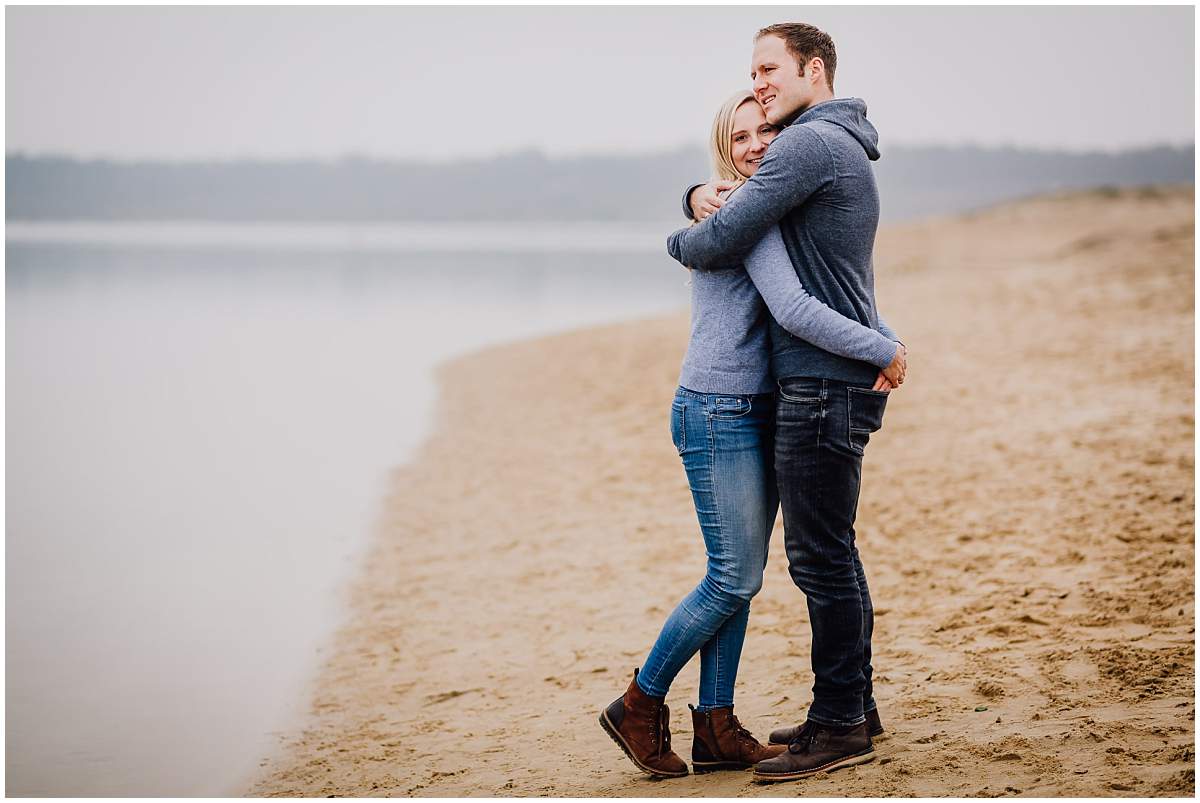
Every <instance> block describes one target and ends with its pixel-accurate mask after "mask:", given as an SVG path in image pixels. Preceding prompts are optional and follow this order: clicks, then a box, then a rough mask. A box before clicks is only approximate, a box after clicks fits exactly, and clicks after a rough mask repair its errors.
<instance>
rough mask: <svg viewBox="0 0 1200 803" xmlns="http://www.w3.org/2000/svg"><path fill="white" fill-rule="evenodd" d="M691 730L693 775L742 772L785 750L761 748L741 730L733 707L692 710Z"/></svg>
mask: <svg viewBox="0 0 1200 803" xmlns="http://www.w3.org/2000/svg"><path fill="white" fill-rule="evenodd" d="M688 707H689V708H692V707H691V706H688ZM692 731H693V734H694V735H693V736H692V771H693V772H695V773H696V774H697V775H702V774H704V773H706V772H713V771H715V770H744V769H746V768H747V767H753V766H754V765H755V764H757V763H758V762H760V761H765V760H767V759H768V758H774V757H775V756H777V755H779V754H780V753H782V752H783V751H784V750H786V749H787V748H786V747H785V746H783V745H775V746H774V747H765V746H763V745H762V743H760V742H759V741H758V739H755V738H754V736H753V735H752V734H751V733H750V731H748V730H746V729H745V728H743V727H742V723H741V722H739V721H738V718H737V717H736V716H734V715H733V706H726V707H723V708H713V709H710V710H708V711H697V710H696V709H695V708H692Z"/></svg>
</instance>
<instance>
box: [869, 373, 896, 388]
mask: <svg viewBox="0 0 1200 803" xmlns="http://www.w3.org/2000/svg"><path fill="white" fill-rule="evenodd" d="M893 387H894V385H892V383H891V382H889V381H888V378H887V377H886V376H884V375H883V371H880V372H879V376H877V377H875V384H874V385H873V386H872V387H871V390H887V391H890V390H892V388H893Z"/></svg>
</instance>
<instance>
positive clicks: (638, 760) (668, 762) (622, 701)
mask: <svg viewBox="0 0 1200 803" xmlns="http://www.w3.org/2000/svg"><path fill="white" fill-rule="evenodd" d="M637 674H638V671H637V670H636V669H635V670H633V680H632V681H631V682H630V684H629V688H628V689H626V690H625V694H624V695H622V696H621V697H618V698H617V699H616V700H613V702H612V704H611V705H609V706H608V708H605V709H604V710H603V711H601V712H600V726H601V727H602V728H604V731H605V732H606V733H607V734H608V735H609V736H611V737H612V740H613V741H614V742H616V743H617V744H618V745H620V747H621V749H622V750H624V751H625V755H627V756H629V759H630V760H631V761H632V762H633V763H634V764H636V765H637V767H638V769H640V770H642V771H643V772H647V773H649V774H650V777H652V778H679V777H682V776H684V775H687V774H688V768H687V764H686V763H685V762H684V760H683V759H682V758H680V757H679V756H678V755H676V754H675V753H674V752H672V750H671V728H670V723H671V716H670V710H669V709H668V708H667V707H666V706H665V705H663V701H662V699H661V698H659V697H651V696H650V695H648V694H646V693H645V692H643V691H642V689H641V687H639V686H638V684H637Z"/></svg>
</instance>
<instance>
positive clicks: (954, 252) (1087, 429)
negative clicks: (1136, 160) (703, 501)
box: [249, 189, 1195, 796]
mask: <svg viewBox="0 0 1200 803" xmlns="http://www.w3.org/2000/svg"><path fill="white" fill-rule="evenodd" d="M1193 219H1194V211H1193V206H1192V195H1191V190H1190V189H1189V190H1188V191H1187V192H1186V194H1185V193H1183V192H1180V191H1176V190H1161V191H1156V192H1155V193H1152V194H1149V195H1147V194H1144V193H1143V194H1141V195H1139V194H1138V191H1122V192H1119V193H1117V194H1115V195H1112V194H1105V193H1101V192H1093V193H1080V194H1074V195H1070V196H1066V197H1063V196H1055V197H1051V198H1040V199H1034V200H1030V201H1025V202H1021V203H1016V204H1006V205H1002V206H999V207H995V208H993V209H990V210H986V211H982V212H975V213H971V214H970V215H967V216H963V217H959V218H954V219H950V220H945V219H938V220H934V221H927V222H922V223H913V224H905V225H902V226H892V227H889V228H887V229H884V230H881V232H880V237H879V243H878V246H877V254H878V255H879V258H878V260H877V276H878V288H879V299H880V307H881V309H882V310H883V311H884V312H885V314H886V315H887V317H888V318H889V320H890V321H891V322H892V323H893V325H895V326H896V328H897V330H898V331H899V332H900V333H901V336H902V337H904V338H905V339H906V342H908V341H909V340H910V339H911V342H912V343H913V348H912V351H913V357H914V360H913V364H912V370H911V373H910V377H911V381H910V382H909V383H906V386H905V388H903V389H901V390H900V391H898V392H897V394H896V396H895V397H894V398H893V403H892V404H891V405H889V410H888V416H887V419H886V420H885V422H884V428H883V430H882V431H881V432H880V433H879V436H878V437H877V438H872V443H871V445H870V447H869V450H868V455H867V459H866V461H865V463H864V486H863V487H864V492H863V501H862V504H861V506H860V522H861V530H860V535H859V538H860V548H862V550H863V558H864V563H865V564H866V566H867V571H868V574H869V576H870V577H871V582H872V588H873V596H875V597H876V604H877V609H876V614H877V617H878V619H877V623H876V632H877V636H876V639H875V649H876V654H877V656H878V657H877V660H876V662H875V663H876V672H877V683H878V687H877V698H878V699H879V701H880V710H881V712H882V714H883V716H884V725H885V727H886V728H888V730H889V734H890V735H889V736H888V737H887V738H885V739H883V740H881V741H880V742H879V744H878V746H877V748H876V751H877V758H876V760H875V761H874V762H872V763H870V764H866V765H862V766H860V767H857V768H854V769H849V770H844V771H840V772H838V773H834V774H832V775H829V776H826V777H821V778H813V779H809V780H808V781H806V782H802V783H799V784H796V785H794V786H789V788H788V789H786V790H774V791H772V787H759V786H755V785H753V784H752V783H751V782H750V781H749V778H748V776H746V775H745V774H743V773H717V774H714V775H707V776H702V777H699V778H696V777H692V778H688V779H680V780H678V781H670V782H660V783H656V782H651V781H648V780H646V779H645V778H644V777H643V776H641V775H640V774H639V773H637V771H636V770H635V769H634V768H633V766H632V765H631V764H629V762H628V760H627V759H625V758H624V756H621V755H620V752H619V751H618V750H616V749H615V748H614V747H613V745H612V744H611V743H610V742H608V741H607V737H605V735H604V734H603V733H602V732H601V731H600V729H599V728H598V727H597V726H596V725H595V723H594V718H595V717H594V713H595V711H598V710H599V708H600V707H601V706H602V705H604V704H606V703H607V702H608V701H609V700H610V699H612V698H613V697H615V696H617V695H618V694H619V693H620V691H621V690H622V689H623V688H624V686H625V685H626V684H627V683H628V676H629V673H630V671H631V669H632V667H633V666H634V665H637V664H638V663H640V660H641V658H642V657H644V652H645V650H647V649H648V648H649V645H650V642H651V641H652V639H653V637H654V635H655V634H656V632H657V628H658V627H659V626H660V625H661V620H662V618H663V617H664V616H665V615H666V613H667V612H669V610H670V609H671V608H672V607H673V606H674V603H675V602H676V601H677V600H678V598H679V597H681V596H682V595H683V594H684V593H686V592H687V590H689V589H690V588H691V586H692V585H694V583H695V581H696V579H698V577H699V576H700V575H701V574H702V570H703V549H702V548H700V547H699V546H698V544H699V541H698V536H697V534H696V532H695V529H696V526H695V520H694V511H692V509H691V500H690V497H689V496H688V494H687V487H686V480H685V479H684V477H683V472H682V470H681V469H680V467H679V465H678V458H677V456H676V455H675V454H674V450H673V448H672V447H671V444H670V439H669V437H667V434H666V431H667V418H666V411H667V408H668V405H669V400H670V397H671V393H673V391H674V387H675V380H676V377H677V375H678V366H679V360H680V358H681V357H682V353H683V349H684V347H685V346H686V340H687V314H686V311H684V312H683V313H681V314H676V315H671V316H669V317H660V318H654V319H649V320H644V321H640V322H634V323H619V324H612V325H606V326H601V327H595V328H590V329H586V330H582V331H574V332H567V333H563V334H556V335H550V336H546V337H541V338H538V339H535V340H528V341H522V342H519V343H515V344H508V345H504V346H498V347H490V348H488V349H485V350H483V351H477V352H473V353H470V354H467V355H464V356H461V357H458V358H455V359H453V360H452V361H450V362H448V363H444V364H442V365H441V366H439V368H438V370H437V383H438V388H439V399H440V401H439V403H438V406H437V409H436V416H435V420H434V421H433V422H432V433H431V434H430V435H429V437H428V438H427V439H426V441H425V442H424V443H423V444H422V445H421V446H420V447H419V448H418V449H417V452H416V455H415V456H414V458H413V460H412V461H411V462H410V463H409V464H407V465H406V466H404V467H401V468H397V469H395V470H394V471H393V472H392V474H391V480H390V493H389V495H388V497H387V499H386V500H385V502H384V504H383V505H381V506H380V507H379V510H380V514H379V522H378V526H377V528H376V529H375V531H374V532H373V533H372V534H371V536H370V539H371V543H370V544H369V545H368V546H367V548H366V550H365V553H364V555H363V558H362V561H361V566H362V570H361V574H360V575H359V576H358V577H357V579H356V580H355V581H354V583H353V586H352V588H351V591H350V593H349V595H348V598H349V603H348V605H349V608H348V610H349V612H350V615H349V616H348V617H347V620H346V621H345V623H344V624H343V626H342V627H341V628H340V629H339V631H338V634H337V636H336V637H335V640H334V642H333V643H332V644H330V645H329V646H328V649H327V650H326V654H327V658H326V661H325V662H324V665H323V667H322V669H321V670H320V673H319V675H318V676H317V677H316V678H315V679H314V680H313V681H312V684H311V691H312V697H311V698H310V703H309V707H310V709H311V710H310V712H309V714H308V716H307V718H306V721H305V726H304V727H303V728H300V729H298V730H297V731H296V732H293V733H290V734H289V735H288V736H287V737H286V738H285V739H283V740H282V741H281V744H280V749H279V750H278V751H276V753H275V754H274V755H272V756H269V757H267V758H266V759H265V760H264V761H263V762H262V763H261V765H260V766H261V768H262V769H261V772H260V773H259V775H258V776H257V780H256V781H255V782H254V783H253V784H252V785H250V787H249V789H250V793H251V794H258V795H300V794H305V795H327V794H338V795H439V796H440V795H499V796H508V795H514V796H515V795H546V794H549V795H563V796H580V795H587V796H606V795H639V796H659V795H669V796H675V795H685V794H704V795H722V796H735V795H755V796H760V795H761V796H766V795H771V794H778V793H779V792H780V791H784V792H786V793H788V794H796V793H800V794H822V795H829V796H842V795H865V796H871V795H993V794H997V795H999V794H1018V793H1021V794H1026V793H1028V794H1046V795H1063V794H1069V795H1108V796H1111V795H1119V794H1125V795H1138V796H1141V795H1155V794H1162V795H1171V794H1176V795H1178V794H1185V793H1187V794H1190V793H1191V792H1194V785H1195V781H1194V772H1193V771H1192V770H1191V769H1190V768H1192V767H1193V766H1194V764H1193V762H1194V706H1193V704H1192V701H1193V695H1194V691H1193V690H1194V677H1193V673H1192V663H1193V661H1194V608H1193V604H1192V600H1193V591H1194V589H1193V588H1192V585H1193V582H1192V577H1193V572H1192V567H1193V564H1194V554H1193V547H1192V542H1191V531H1192V530H1191V528H1192V527H1193V525H1194V521H1193V518H1192V515H1191V514H1192V511H1193V510H1194V495H1193V491H1192V474H1191V472H1192V454H1191V450H1190V445H1191V442H1192V441H1191V435H1192V429H1193V426H1194V422H1193V421H1192V404H1191V401H1192V375H1191V365H1192V364H1193V363H1192V359H1193V353H1192V351H1193V346H1192V340H1191V338H1188V337H1186V335H1190V334H1191V329H1192V326H1193V323H1192V320H1193V319H1192V315H1193V310H1192V308H1191V301H1192V283H1193V278H1192V262H1193V252H1194V243H1193V241H1192V221H1193ZM1101 365H1102V366H1104V373H1105V377H1106V379H1105V381H1104V383H1103V393H1098V392H1096V388H1095V387H1093V385H1094V383H1095V376H1094V372H1095V371H1096V367H1097V366H1101ZM1181 366H1185V368H1184V369H1183V370H1181ZM1147 400H1149V403H1148V402H1147ZM1064 502H1065V503H1067V504H1063V503H1064ZM780 528H781V525H780V524H778V523H777V527H776V529H777V534H776V535H775V536H774V539H778V538H779V537H780V533H781V529H780ZM1051 534H1053V536H1054V537H1050V535H1051ZM774 539H773V544H772V555H771V559H770V562H769V566H768V569H767V576H766V580H765V583H764V590H763V592H762V594H760V596H759V597H758V598H756V600H755V603H754V608H753V613H752V616H751V621H750V631H749V633H748V636H747V641H746V650H745V655H744V659H743V663H742V670H741V673H740V675H739V681H740V682H739V686H738V695H739V697H738V713H739V716H740V717H741V718H742V720H743V722H745V724H746V725H747V726H748V727H750V728H751V730H752V731H753V732H754V733H755V734H756V735H758V736H759V737H760V738H765V734H766V732H767V731H768V730H769V729H771V728H773V727H777V726H778V725H780V724H791V721H792V720H793V719H795V717H796V716H797V713H798V712H799V711H801V710H802V709H803V707H804V705H805V704H806V700H807V696H808V688H807V687H808V685H809V684H810V683H811V675H810V673H809V672H808V667H807V643H808V635H807V624H806V622H805V621H804V619H805V617H806V612H805V611H804V610H803V597H802V595H801V594H800V592H799V591H797V590H796V589H795V588H794V587H793V586H792V585H791V582H790V580H789V579H788V577H787V574H786V560H785V559H784V558H783V555H782V548H781V544H780V543H779V541H778V540H774ZM345 607H346V606H345V605H343V608H345ZM1189 628H1190V630H1189ZM1172 662H1174V665H1173V666H1172ZM695 675H696V672H695V662H693V663H692V664H689V666H688V667H686V668H685V669H684V671H683V672H682V673H681V675H680V677H679V679H678V681H677V683H676V685H675V687H674V688H673V689H672V693H671V695H670V697H669V698H668V703H669V704H670V705H671V707H672V728H673V732H674V734H675V743H676V745H677V746H678V747H677V749H680V748H681V749H682V752H684V753H686V749H687V745H688V742H689V739H688V736H689V735H690V733H689V731H690V728H689V727H688V721H687V709H686V707H685V706H684V703H685V702H687V701H689V700H691V699H692V698H693V697H694V691H695V682H696V678H695ZM979 707H986V708H987V709H988V711H987V712H986V713H983V712H978V711H976V709H977V708H979ZM593 709H594V710H593ZM985 717H986V719H985ZM1110 748H1117V750H1115V751H1114V750H1112V749H1110ZM1081 770H1082V771H1081Z"/></svg>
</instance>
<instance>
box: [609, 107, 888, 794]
mask: <svg viewBox="0 0 1200 803" xmlns="http://www.w3.org/2000/svg"><path fill="white" fill-rule="evenodd" d="M778 133H779V129H778V128H777V127H775V126H773V125H771V124H769V123H767V121H766V118H765V117H764V116H763V113H762V110H761V109H760V108H759V106H758V103H756V102H755V100H754V97H753V95H752V94H751V93H750V92H739V93H738V94H736V95H734V96H733V97H732V98H730V99H729V100H728V101H726V103H725V104H724V105H723V106H722V107H721V109H720V111H718V113H717V116H716V119H715V120H714V122H713V129H712V141H711V149H712V158H713V165H714V168H715V170H716V174H717V176H718V178H720V179H724V180H727V181H744V180H745V179H747V178H749V177H750V176H751V175H753V174H754V172H755V171H756V170H757V169H758V165H759V163H760V162H761V160H762V158H763V156H764V155H765V154H766V150H767V145H768V144H770V142H771V140H772V139H774V137H775V136H776V135H777V134H778ZM764 302H765V304H766V306H767V307H768V308H769V309H770V311H771V314H772V315H773V316H774V317H775V319H776V320H777V321H778V322H779V323H780V325H782V326H783V327H784V328H785V329H787V330H788V331H789V332H791V333H792V334H793V335H795V336H797V337H800V338H803V339H805V340H808V341H809V342H812V343H813V344H815V345H817V346H819V347H821V348H823V349H825V350H827V351H830V352H833V353H836V354H840V355H842V356H845V357H850V358H852V359H858V360H862V361H865V362H869V363H871V364H873V365H876V366H878V367H880V368H881V369H885V373H881V374H880V377H879V380H878V381H877V382H876V388H877V389H884V390H890V389H891V388H892V387H893V382H892V381H890V380H889V376H890V378H891V380H896V381H899V379H900V376H901V368H900V367H899V363H898V360H897V356H896V352H897V344H896V342H894V340H893V339H892V338H891V337H890V336H889V335H890V330H887V329H886V327H883V326H882V325H881V328H883V329H884V330H885V332H887V333H888V334H884V333H881V332H878V331H875V330H873V329H870V328H869V327H865V326H863V325H862V324H860V323H858V322H857V321H853V320H851V319H849V318H845V317H844V316H842V315H840V314H839V313H837V312H835V311H833V310H831V309H830V308H829V307H827V306H825V305H824V304H822V303H821V302H819V301H817V300H816V299H814V298H813V297H812V296H810V295H808V293H806V292H805V291H804V288H803V287H802V286H801V285H800V281H799V279H798V277H797V276H796V272H795V270H793V268H792V264H791V260H790V258H789V256H788V253H787V250H786V248H785V247H784V243H783V239H782V236H781V235H780V233H779V229H778V227H773V228H772V230H771V232H770V233H769V234H768V235H767V236H765V237H764V238H763V240H762V242H760V243H759V244H758V245H757V246H756V248H755V249H754V251H753V252H752V253H751V254H750V255H749V256H748V257H747V259H746V264H745V266H744V268H742V269H733V270H728V271H720V272H707V271H705V272H699V271H697V272H693V274H692V332H691V340H690V342H689V344H688V351H687V356H686V357H685V358H684V361H683V367H682V370H681V372H680V379H679V389H678V390H677V391H676V393H675V399H674V401H673V402H672V405H671V437H672V440H673V441H674V443H675V446H676V449H677V450H678V451H679V454H680V457H681V458H682V460H683V466H684V470H685V472H686V473H687V477H688V483H689V485H690V486H691V489H692V499H693V502H694V503H695V507H696V515H697V517H698V519H699V522H700V529H701V532H702V533H703V536H704V542H705V546H706V549H707V553H708V566H707V571H706V573H705V576H704V578H703V579H702V580H701V582H700V584H699V585H698V586H696V588H695V589H694V590H693V591H692V592H691V593H690V594H688V596H687V597H685V598H684V599H683V600H682V601H681V602H680V603H679V605H678V606H677V607H676V608H675V610H674V612H672V613H671V615H670V616H669V617H668V618H667V621H666V623H665V624H664V625H663V628H662V631H661V632H660V633H659V636H658V639H657V640H656V641H655V643H654V647H653V648H652V649H651V651H650V654H649V656H648V657H647V658H646V662H645V663H644V664H643V665H642V667H641V669H640V670H637V669H635V670H634V676H633V680H632V681H631V682H630V684H629V688H628V689H627V690H626V692H625V694H624V695H623V696H622V697H620V698H618V699H617V700H615V701H614V702H613V703H612V704H611V705H609V706H608V707H607V708H606V709H605V710H604V711H603V712H601V714H600V724H601V726H602V727H603V728H604V729H605V731H606V732H607V733H608V734H609V735H610V736H611V737H612V738H613V740H614V741H616V742H617V744H618V745H619V746H620V747H621V748H622V749H623V750H624V751H625V753H626V754H627V755H628V756H629V757H630V759H632V760H633V762H634V764H636V765H637V766H638V767H639V768H640V769H642V770H643V771H645V772H648V773H650V774H651V775H652V776H656V777H679V776H683V775H687V774H688V769H687V764H686V763H685V762H684V761H683V759H681V758H680V757H679V756H678V755H676V754H675V753H674V752H673V751H672V750H671V734H670V727H669V710H668V708H667V706H666V705H665V704H664V702H663V701H664V699H665V697H666V694H667V690H668V689H669V688H670V685H671V682H672V681H673V680H674V678H675V676H676V675H677V674H678V673H679V671H680V669H682V668H683V666H684V664H686V663H687V662H688V660H690V659H691V657H692V656H693V655H694V654H695V653H696V652H697V651H699V652H700V690H699V696H700V699H699V704H698V705H696V706H689V707H690V708H691V709H692V726H693V730H694V737H693V741H692V766H693V769H694V770H695V771H696V772H697V773H702V772H710V771H713V770H719V769H745V768H746V767H750V766H752V765H754V764H756V763H757V762H759V761H762V760H764V759H767V758H771V757H773V756H775V755H778V754H779V753H781V752H782V751H783V750H786V749H787V747H786V745H765V746H764V745H762V744H761V743H759V742H758V740H757V739H755V738H754V736H753V735H751V733H750V732H749V731H747V730H746V729H745V728H744V727H742V725H741V723H740V722H739V721H738V719H737V717H736V716H734V714H733V691H734V682H735V680H736V677H737V669H738V662H739V659H740V657H741V650H742V642H743V640H744V638H745V634H746V623H747V620H748V618H749V615H750V600H751V598H753V597H754V595H755V594H756V593H758V590H759V588H760V587H761V586H762V575H763V569H764V568H765V565H766V558H767V545H768V543H769V541H770V537H771V530H772V529H773V527H774V524H775V517H776V512H777V510H778V507H779V498H778V492H777V490H776V486H775V476H774V471H773V463H774V442H773V438H774V410H775V404H774V394H773V385H772V382H771V376H770V371H769V367H768V366H769V344H768V335H767V318H766V315H764V314H763V304H764Z"/></svg>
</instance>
